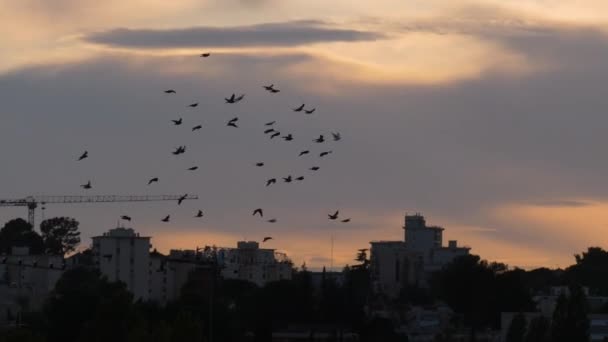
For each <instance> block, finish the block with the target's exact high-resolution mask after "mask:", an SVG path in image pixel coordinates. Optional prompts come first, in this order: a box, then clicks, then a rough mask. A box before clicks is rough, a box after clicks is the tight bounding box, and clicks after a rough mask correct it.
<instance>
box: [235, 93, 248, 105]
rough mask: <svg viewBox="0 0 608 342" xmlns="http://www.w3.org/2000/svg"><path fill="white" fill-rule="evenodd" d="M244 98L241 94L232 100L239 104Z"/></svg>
mask: <svg viewBox="0 0 608 342" xmlns="http://www.w3.org/2000/svg"><path fill="white" fill-rule="evenodd" d="M244 98H245V94H241V95H239V96H237V97H236V98H235V99H234V102H235V103H236V102H239V101H241V100H243V99H244Z"/></svg>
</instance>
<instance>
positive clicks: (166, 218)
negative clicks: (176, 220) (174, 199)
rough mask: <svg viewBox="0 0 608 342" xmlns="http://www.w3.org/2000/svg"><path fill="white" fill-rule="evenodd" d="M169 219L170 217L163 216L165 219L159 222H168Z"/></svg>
mask: <svg viewBox="0 0 608 342" xmlns="http://www.w3.org/2000/svg"><path fill="white" fill-rule="evenodd" d="M170 218H171V215H167V216H165V218H164V219H162V220H161V221H163V222H169V219H170Z"/></svg>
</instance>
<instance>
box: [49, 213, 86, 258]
mask: <svg viewBox="0 0 608 342" xmlns="http://www.w3.org/2000/svg"><path fill="white" fill-rule="evenodd" d="M78 225H79V223H78V221H76V220H74V219H73V218H69V217H55V218H52V219H48V220H44V221H42V223H41V224H40V231H41V232H42V238H43V240H44V248H45V251H46V253H48V254H56V255H65V254H67V253H69V252H72V251H74V250H75V249H76V246H78V244H79V243H80V232H79V231H78Z"/></svg>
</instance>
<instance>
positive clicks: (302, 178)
mask: <svg viewBox="0 0 608 342" xmlns="http://www.w3.org/2000/svg"><path fill="white" fill-rule="evenodd" d="M296 180H298V181H303V180H304V176H300V177H298V178H296Z"/></svg>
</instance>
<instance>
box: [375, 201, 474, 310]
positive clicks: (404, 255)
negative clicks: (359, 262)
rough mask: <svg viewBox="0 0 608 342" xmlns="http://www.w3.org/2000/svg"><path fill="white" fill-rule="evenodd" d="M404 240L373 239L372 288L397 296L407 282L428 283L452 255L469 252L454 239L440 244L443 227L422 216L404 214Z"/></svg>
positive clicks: (420, 284) (411, 283)
mask: <svg viewBox="0 0 608 342" xmlns="http://www.w3.org/2000/svg"><path fill="white" fill-rule="evenodd" d="M403 229H404V233H405V234H404V235H405V236H404V240H403V241H372V242H370V244H371V253H370V262H371V273H372V281H373V286H374V290H375V291H376V292H378V293H384V294H386V295H387V296H389V297H392V298H394V297H397V296H399V293H400V291H401V289H403V288H404V286H406V285H414V286H420V287H426V286H428V279H429V276H430V275H431V274H432V273H433V272H434V271H438V270H440V269H441V268H442V267H443V266H444V265H446V264H448V263H449V262H451V261H452V260H454V258H456V257H459V256H463V255H468V254H469V250H470V248H469V247H459V246H458V243H457V241H455V240H452V241H449V242H448V246H447V247H445V246H443V231H444V228H442V227H437V226H427V225H426V221H425V219H424V216H422V215H420V214H418V213H417V214H415V215H406V216H405V225H404V226H403Z"/></svg>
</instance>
